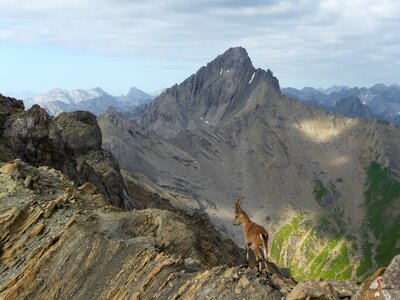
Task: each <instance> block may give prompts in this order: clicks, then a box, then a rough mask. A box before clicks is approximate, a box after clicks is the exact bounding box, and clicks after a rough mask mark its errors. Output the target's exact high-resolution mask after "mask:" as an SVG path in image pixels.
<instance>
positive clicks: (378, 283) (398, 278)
mask: <svg viewBox="0 0 400 300" xmlns="http://www.w3.org/2000/svg"><path fill="white" fill-rule="evenodd" d="M370 299H371V300H372V299H376V300H391V299H400V255H397V256H396V257H395V258H393V260H392V262H391V263H390V265H389V266H388V267H387V268H380V269H378V270H377V271H376V272H375V273H374V274H372V275H371V276H370V277H369V278H368V279H367V280H366V281H365V282H364V283H363V284H362V285H361V286H360V288H359V290H358V291H357V294H356V295H355V297H354V300H370Z"/></svg>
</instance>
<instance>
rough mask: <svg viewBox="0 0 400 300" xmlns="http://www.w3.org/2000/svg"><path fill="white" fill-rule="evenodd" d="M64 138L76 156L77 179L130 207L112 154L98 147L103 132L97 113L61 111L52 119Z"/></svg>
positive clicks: (119, 204) (130, 204)
mask: <svg viewBox="0 0 400 300" xmlns="http://www.w3.org/2000/svg"><path fill="white" fill-rule="evenodd" d="M54 120H55V122H56V124H57V125H58V126H59V128H60V129H61V135H62V139H63V141H64V142H65V143H66V144H67V145H68V146H69V148H71V149H72V150H73V151H74V153H75V156H76V162H77V170H78V172H79V174H80V177H81V179H80V182H81V183H83V182H86V181H89V182H92V183H93V184H95V185H96V186H97V187H98V188H99V190H100V191H101V192H102V193H103V194H104V195H105V196H106V198H107V199H108V200H109V201H110V203H112V204H114V205H117V206H120V207H125V208H132V207H133V205H132V203H131V202H130V200H129V197H128V193H127V190H126V187H125V184H124V180H123V179H122V176H121V173H120V170H119V165H118V162H117V161H116V160H115V158H114V156H113V155H112V154H111V153H110V152H108V151H105V150H103V149H102V148H101V144H102V135H101V131H100V128H99V125H98V124H97V120H96V116H95V115H94V114H92V113H90V112H86V111H75V112H68V113H61V114H60V115H58V116H57V117H56V118H55V119H54Z"/></svg>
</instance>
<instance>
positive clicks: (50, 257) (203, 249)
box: [0, 160, 400, 300]
mask: <svg viewBox="0 0 400 300" xmlns="http://www.w3.org/2000/svg"><path fill="white" fill-rule="evenodd" d="M135 196H136V197H137V199H141V200H143V201H144V200H145V198H148V199H147V200H146V201H144V202H143V205H145V206H148V205H149V204H150V203H152V205H156V206H158V205H159V203H163V205H165V206H166V207H167V208H165V209H160V208H144V209H142V210H132V211H123V210H121V209H119V208H116V207H113V206H110V205H108V204H107V203H106V201H105V199H104V197H103V195H102V194H100V193H98V190H97V188H96V187H95V186H94V185H93V184H91V183H85V184H83V185H82V186H79V187H78V186H77V185H76V184H75V183H73V182H72V181H69V180H68V179H67V178H66V177H65V176H64V175H63V174H62V173H61V172H60V171H57V170H55V169H52V168H49V167H45V166H44V167H39V168H36V167H32V166H30V165H28V164H26V163H24V162H22V161H20V160H14V161H11V162H8V163H0V242H1V245H2V246H1V252H0V258H1V259H0V273H1V274H2V276H1V277H0V297H1V298H2V299H43V298H46V299H71V298H73V299H178V298H179V299H243V298H245V299H279V300H281V299H288V300H295V299H296V300H306V299H332V300H339V299H350V298H351V297H352V296H353V295H357V297H358V298H356V299H357V300H358V299H375V298H372V296H368V295H374V297H376V296H375V295H376V293H377V292H379V293H380V295H381V297H380V298H377V299H390V298H383V296H384V295H386V296H387V295H390V296H392V297H396V295H398V293H399V292H400V291H399V288H398V285H397V281H398V280H399V278H400V276H399V274H398V270H399V268H398V263H399V258H400V256H398V257H396V258H395V259H394V260H393V262H392V263H391V265H390V266H389V267H388V268H387V269H386V271H385V270H384V269H383V270H378V271H377V273H376V274H375V275H374V276H372V277H371V278H370V279H368V280H367V281H365V283H363V284H362V285H361V286H360V288H358V287H357V286H356V285H355V284H354V283H351V282H348V281H347V282H335V281H324V280H320V281H307V282H303V283H299V284H297V282H296V281H295V280H294V279H293V278H291V277H289V276H287V275H285V274H284V272H282V271H281V270H280V269H278V268H277V267H276V266H275V264H273V263H272V262H270V263H269V271H270V273H269V275H266V274H259V273H258V271H256V269H255V265H251V266H250V268H243V267H242V266H239V265H240V263H241V261H242V260H243V259H244V252H243V251H242V250H240V249H239V248H237V246H235V245H234V244H233V242H232V241H231V240H226V239H224V238H221V237H220V235H219V234H218V233H217V231H216V230H215V229H214V227H213V226H212V224H211V222H210V221H209V219H208V217H207V216H206V215H205V214H201V213H200V214H199V213H193V212H192V213H190V214H189V213H188V212H185V211H181V210H177V209H174V208H173V207H172V206H170V204H168V203H169V200H167V199H164V198H162V197H161V198H158V200H157V201H156V202H154V199H155V198H157V197H160V195H159V194H154V193H152V192H150V191H147V190H144V191H142V192H141V195H135ZM157 203H158V204H157ZM152 205H150V206H152ZM382 274H383V275H382ZM379 278H383V281H382V282H384V283H385V284H382V287H381V288H379V289H378V287H377V286H375V285H376V280H377V279H379Z"/></svg>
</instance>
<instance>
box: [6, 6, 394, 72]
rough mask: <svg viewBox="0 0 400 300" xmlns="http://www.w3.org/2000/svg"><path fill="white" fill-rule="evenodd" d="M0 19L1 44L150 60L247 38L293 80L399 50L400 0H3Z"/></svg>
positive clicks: (190, 55)
mask: <svg viewBox="0 0 400 300" xmlns="http://www.w3.org/2000/svg"><path fill="white" fill-rule="evenodd" d="M0 20H1V21H0V41H3V42H4V41H6V42H12V43H28V44H43V45H56V46H61V47H65V48H69V49H74V50H84V51H95V52H97V53H102V54H106V55H122V56H124V55H126V56H135V57H136V58H143V59H146V60H161V61H172V60H185V61H188V62H193V63H199V62H201V63H203V64H204V63H205V62H207V60H209V59H211V58H212V57H214V56H215V55H216V54H218V53H220V52H222V51H223V50H224V49H226V48H228V47H231V46H236V45H242V46H244V47H246V48H247V49H248V51H249V53H250V54H251V56H252V58H253V60H254V61H255V62H256V63H258V65H261V66H264V67H265V66H267V67H268V66H271V67H272V69H274V70H275V72H276V70H278V71H279V72H280V73H282V74H285V76H286V77H287V78H292V77H293V78H294V77H296V76H297V77H298V76H299V75H300V74H302V73H304V72H305V70H311V72H315V73H321V72H327V71H329V70H333V71H335V70H336V71H338V69H342V68H343V67H344V66H348V67H349V68H360V67H362V66H366V65H368V64H371V63H376V64H377V65H378V64H382V65H384V64H386V65H392V66H393V67H394V66H396V65H397V61H398V60H399V56H400V54H399V53H400V52H399V50H400V48H399V47H400V31H399V30H397V28H399V27H400V21H399V20H400V3H399V2H398V1H395V0H392V1H390V0H382V1H379V2H378V1H371V0H321V1H314V0H300V1H289V0H280V1H278V0H272V1H271V0H270V1H258V0H252V1H238V0H223V1H215V0H214V1H212V0H203V1H200V0H193V1H186V0H169V1H164V0H154V1H131V0H97V1H94V0H57V1H53V0H30V1H28V0H2V1H1V2H0ZM371 58H372V59H371ZM378 58H379V59H378ZM352 70H354V72H355V69H352ZM386 71H387V69H386ZM395 72H397V73H395ZM350 73H351V72H350ZM392 73H393V74H399V73H398V71H394V70H393V71H392ZM316 76H317V77H319V78H321V76H319V75H316ZM335 77H336V78H337V74H335V75H334V76H333V78H335Z"/></svg>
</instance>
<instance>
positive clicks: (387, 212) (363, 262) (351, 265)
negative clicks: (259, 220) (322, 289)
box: [270, 162, 400, 280]
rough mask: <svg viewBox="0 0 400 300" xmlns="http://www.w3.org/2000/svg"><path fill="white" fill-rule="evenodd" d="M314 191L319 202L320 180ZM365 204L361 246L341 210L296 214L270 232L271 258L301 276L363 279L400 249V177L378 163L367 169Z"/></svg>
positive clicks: (322, 191)
mask: <svg viewBox="0 0 400 300" xmlns="http://www.w3.org/2000/svg"><path fill="white" fill-rule="evenodd" d="M313 192H314V196H315V200H316V201H317V202H318V203H320V202H321V199H322V197H323V195H325V194H326V189H325V188H324V187H323V185H322V184H320V185H317V187H316V188H315V190H314V191H313ZM365 207H366V220H365V223H364V224H363V225H362V226H361V228H360V230H359V232H360V233H358V235H360V234H361V235H363V236H362V237H361V238H359V240H360V241H365V242H364V243H362V244H361V245H358V244H357V243H356V242H355V241H356V239H355V238H353V237H351V236H350V235H349V234H348V233H347V231H346V228H345V227H344V226H343V225H342V224H344V222H343V221H342V220H341V212H340V210H336V212H335V211H334V210H331V212H327V213H326V214H325V215H324V216H320V217H314V218H312V217H311V216H309V215H308V214H307V213H304V212H303V213H295V214H294V215H293V217H292V218H291V219H290V220H289V221H287V222H286V223H284V224H283V225H282V226H281V227H280V228H279V229H278V230H277V232H276V233H275V235H274V238H273V240H272V248H271V253H270V255H271V258H272V260H274V261H276V262H277V264H278V265H279V266H281V267H287V268H289V270H290V272H291V275H293V276H295V277H296V278H298V279H299V280H305V279H314V278H324V279H336V280H345V279H351V278H353V279H355V278H365V277H366V276H367V275H369V274H370V273H371V272H373V271H374V270H375V269H376V268H377V267H378V266H387V265H388V264H389V262H390V261H391V259H392V258H393V257H394V256H395V255H396V254H399V253H400V248H399V242H398V241H399V240H400V211H399V208H400V182H398V181H396V180H393V179H392V178H391V176H390V170H389V169H388V168H382V167H381V166H380V165H379V164H378V163H376V162H373V163H371V164H370V166H369V169H368V172H367V182H366V188H365ZM332 211H333V213H332Z"/></svg>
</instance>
